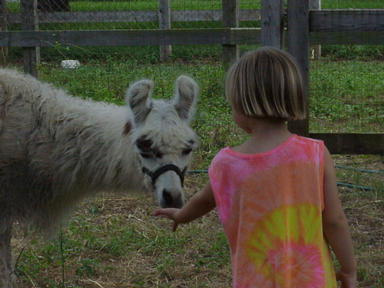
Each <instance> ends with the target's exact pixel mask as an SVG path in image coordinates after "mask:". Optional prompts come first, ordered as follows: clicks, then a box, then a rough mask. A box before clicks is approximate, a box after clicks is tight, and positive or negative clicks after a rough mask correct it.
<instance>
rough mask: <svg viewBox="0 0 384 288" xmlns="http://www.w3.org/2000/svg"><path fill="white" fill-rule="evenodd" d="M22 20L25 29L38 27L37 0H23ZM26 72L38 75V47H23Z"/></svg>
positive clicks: (32, 29) (21, 3)
mask: <svg viewBox="0 0 384 288" xmlns="http://www.w3.org/2000/svg"><path fill="white" fill-rule="evenodd" d="M20 5H21V17H22V18H21V21H22V29H23V30H24V31H34V30H36V29H37V1H36V0H21V1H20ZM23 57H24V72H25V73H29V74H31V75H33V76H35V77H37V69H36V63H37V58H38V57H37V50H36V47H32V48H30V47H25V48H23Z"/></svg>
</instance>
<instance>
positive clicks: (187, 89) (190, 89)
mask: <svg viewBox="0 0 384 288" xmlns="http://www.w3.org/2000/svg"><path fill="white" fill-rule="evenodd" d="M175 86H176V92H175V98H174V100H173V101H174V105H175V109H176V111H177V113H178V114H179V117H180V118H181V119H182V120H186V121H189V120H191V118H192V116H193V114H194V111H195V106H196V100H197V95H198V93H199V86H198V85H197V84H196V82H195V81H194V80H193V79H192V78H190V77H188V76H185V75H181V76H179V77H178V78H177V79H176V82H175Z"/></svg>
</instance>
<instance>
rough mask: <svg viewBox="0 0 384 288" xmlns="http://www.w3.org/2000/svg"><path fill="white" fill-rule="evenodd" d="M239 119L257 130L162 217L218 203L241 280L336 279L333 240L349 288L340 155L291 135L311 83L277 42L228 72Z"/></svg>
mask: <svg viewBox="0 0 384 288" xmlns="http://www.w3.org/2000/svg"><path fill="white" fill-rule="evenodd" d="M225 93H226V97H227V100H228V102H229V104H230V106H231V109H232V115H233V120H234V122H235V123H236V124H237V125H238V126H239V127H240V128H241V129H243V130H244V131H245V132H246V133H248V134H249V136H250V137H249V139H248V140H247V141H245V142H244V143H243V144H241V145H239V146H237V147H233V148H229V147H227V148H224V149H222V150H221V151H220V152H219V153H218V154H217V155H216V156H215V158H214V159H213V161H212V163H211V165H210V167H209V182H208V183H207V185H206V186H205V187H204V188H203V189H202V190H201V191H200V192H199V193H197V194H195V195H194V196H193V197H192V198H191V200H190V201H189V202H188V203H187V204H186V205H185V206H184V207H183V208H182V209H173V208H171V209H158V210H156V211H155V212H154V215H155V216H163V217H167V218H169V219H172V220H173V221H174V222H173V223H174V224H173V230H174V231H175V230H176V228H177V226H178V224H181V223H187V222H190V221H192V220H194V219H196V218H198V217H200V216H203V215H204V214H206V213H208V212H209V211H211V210H212V209H213V208H214V207H217V211H218V215H219V219H220V222H221V224H222V225H223V227H224V232H225V235H226V237H227V240H228V244H229V247H230V251H231V262H232V273H233V287H236V288H251V287H262V288H268V287H286V288H288V287H290V288H298V287H300V288H320V287H336V286H337V285H336V276H335V274H334V270H333V267H332V263H331V259H330V255H329V251H328V245H329V246H330V247H331V248H332V250H333V251H334V253H335V255H336V258H337V259H338V261H339V263H340V271H339V272H338V273H337V279H338V280H340V281H341V283H342V286H341V287H343V288H353V287H356V264H355V260H354V256H353V248H352V240H351V237H350V234H349V231H348V224H347V221H346V218H345V216H344V213H343V210H342V207H341V204H340V201H339V199H338V195H337V187H336V179H335V172H334V168H333V163H332V159H331V156H330V153H329V152H328V150H327V148H326V147H324V144H323V142H322V141H319V140H314V139H310V138H304V137H300V136H297V135H294V134H291V133H290V132H289V131H288V129H287V125H286V121H287V120H296V119H303V118H304V117H305V103H304V97H303V82H302V78H301V75H300V73H299V69H298V67H297V65H296V64H295V61H294V60H293V58H292V57H291V56H290V55H288V54H287V53H285V52H283V51H281V50H277V49H274V48H261V49H258V50H256V51H253V52H250V53H248V54H246V55H244V56H243V57H242V58H241V59H240V60H239V61H238V62H237V63H235V64H234V65H233V66H232V67H231V68H230V70H229V71H228V73H227V78H226V87H225Z"/></svg>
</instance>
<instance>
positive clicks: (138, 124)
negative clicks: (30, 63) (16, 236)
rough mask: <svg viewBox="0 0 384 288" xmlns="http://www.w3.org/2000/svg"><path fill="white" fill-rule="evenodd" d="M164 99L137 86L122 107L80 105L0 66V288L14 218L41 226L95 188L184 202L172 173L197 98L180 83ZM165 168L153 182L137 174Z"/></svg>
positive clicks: (182, 154) (180, 164) (184, 152)
mask: <svg viewBox="0 0 384 288" xmlns="http://www.w3.org/2000/svg"><path fill="white" fill-rule="evenodd" d="M175 86H176V89H175V90H176V91H175V97H174V98H173V99H172V100H168V101H166V100H154V99H152V98H151V97H150V94H151V91H152V88H153V83H152V82H151V81H149V80H141V81H138V82H136V83H134V84H132V85H131V86H130V87H129V88H128V90H127V92H126V102H127V106H126V107H121V106H117V105H112V104H105V103H100V102H94V101H90V100H81V99H79V98H74V97H71V96H69V95H68V94H67V93H66V92H64V91H63V90H60V89H57V88H54V87H53V86H51V85H49V84H46V83H42V82H40V81H38V80H36V79H34V78H33V77H31V76H28V75H24V74H21V73H19V72H16V71H13V70H6V69H0V259H1V261H0V287H11V285H12V283H11V277H10V274H11V273H10V272H11V268H10V267H11V264H10V258H11V257H10V255H11V254H10V248H9V246H10V245H9V241H10V236H11V227H12V223H13V222H14V221H16V220H17V221H19V222H21V223H28V224H33V225H34V226H35V227H38V228H42V229H47V228H50V227H52V226H54V224H55V223H57V221H58V220H59V219H60V217H61V216H63V214H65V213H66V212H67V211H68V210H70V209H71V208H73V207H74V205H75V204H76V202H78V201H79V200H81V199H82V198H83V197H85V196H87V195H90V194H95V193H96V192H98V191H106V190H107V191H108V190H120V191H129V190H146V191H151V192H154V193H155V195H156V199H157V201H158V203H159V204H160V205H161V206H162V207H180V206H181V205H182V204H183V202H184V195H183V190H182V187H181V186H182V183H181V182H182V181H181V175H180V173H179V172H178V170H180V171H181V170H183V169H185V168H186V166H187V165H188V163H189V161H190V152H191V150H192V149H193V148H194V147H195V146H196V145H197V140H196V135H195V133H194V132H193V131H192V129H191V128H190V127H189V120H190V119H191V117H192V114H193V112H194V107H195V103H196V98H197V94H198V86H197V84H196V83H195V82H194V81H193V80H192V79H191V78H189V77H187V76H180V77H179V78H178V79H177V80H176V85H175ZM164 165H168V166H172V169H168V170H166V171H163V172H162V173H161V175H158V176H157V179H156V180H155V182H153V183H152V181H153V179H151V178H150V176H148V175H144V174H143V173H142V169H143V168H144V169H147V170H148V171H152V172H153V171H156V170H157V169H159V168H160V167H162V166H164Z"/></svg>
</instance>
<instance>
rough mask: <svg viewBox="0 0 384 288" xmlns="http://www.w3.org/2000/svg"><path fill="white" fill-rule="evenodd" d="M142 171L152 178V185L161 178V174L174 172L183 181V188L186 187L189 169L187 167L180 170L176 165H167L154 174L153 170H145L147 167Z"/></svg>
mask: <svg viewBox="0 0 384 288" xmlns="http://www.w3.org/2000/svg"><path fill="white" fill-rule="evenodd" d="M142 171H143V173H144V174H147V175H148V176H149V177H151V180H152V185H155V182H156V180H157V178H159V176H160V175H161V174H164V173H165V172H167V171H173V172H175V173H176V174H177V175H179V177H180V181H181V186H183V185H184V176H185V172H186V171H187V167H185V168H184V169H183V170H180V168H179V167H177V166H176V165H173V164H167V165H164V166H161V167H159V168H158V169H156V170H155V171H154V172H152V171H151V170H149V169H148V168H145V167H143V169H142Z"/></svg>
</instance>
